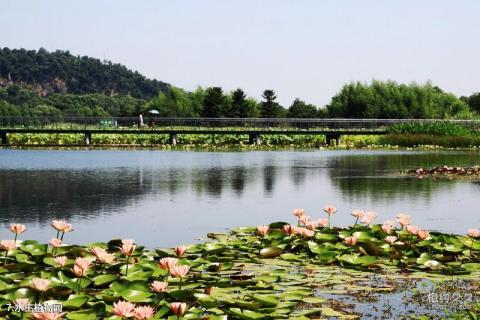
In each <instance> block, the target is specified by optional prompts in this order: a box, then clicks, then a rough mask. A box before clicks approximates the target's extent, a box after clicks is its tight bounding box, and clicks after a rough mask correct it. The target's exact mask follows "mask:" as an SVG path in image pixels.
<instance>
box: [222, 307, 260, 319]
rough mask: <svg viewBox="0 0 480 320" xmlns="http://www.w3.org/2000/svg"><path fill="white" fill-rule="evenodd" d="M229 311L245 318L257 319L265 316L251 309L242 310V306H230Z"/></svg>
mask: <svg viewBox="0 0 480 320" xmlns="http://www.w3.org/2000/svg"><path fill="white" fill-rule="evenodd" d="M229 311H230V313H231V314H232V315H234V316H236V317H239V318H240V319H244V320H255V319H263V318H265V315H264V314H261V313H258V312H255V311H251V310H242V309H240V308H230V309H229Z"/></svg>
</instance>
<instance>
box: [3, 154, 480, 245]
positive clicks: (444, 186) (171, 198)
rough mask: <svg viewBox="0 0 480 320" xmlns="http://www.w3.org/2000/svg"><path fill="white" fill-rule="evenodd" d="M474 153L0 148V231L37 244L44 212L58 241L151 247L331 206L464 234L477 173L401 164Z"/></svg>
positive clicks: (469, 158) (473, 211) (479, 205)
mask: <svg viewBox="0 0 480 320" xmlns="http://www.w3.org/2000/svg"><path fill="white" fill-rule="evenodd" d="M479 158H480V154H479V153H478V152H393V151H311V152H299V151H295V152H211V153H210V152H168V151H131V150H130V151H105V150H98V151H65V150H60V151H50V150H33V151H32V150H28V151H27V150H25V151H24V150H0V219H1V220H0V224H1V227H2V230H1V231H0V237H1V239H5V238H11V234H9V232H8V231H6V230H5V228H6V227H7V226H8V224H9V223H10V222H22V223H25V224H27V225H28V228H29V230H28V232H27V234H26V235H24V236H23V237H24V238H33V239H38V240H41V241H46V240H48V239H50V238H52V237H53V236H54V235H55V234H54V232H53V230H52V229H51V228H50V227H49V222H50V220H51V219H52V218H64V219H68V220H70V221H71V222H72V223H73V224H74V226H75V232H73V233H71V234H68V236H67V238H66V240H67V242H78V243H88V242H93V241H106V240H109V239H112V238H118V237H123V238H125V237H129V238H133V239H135V240H136V241H137V242H138V243H142V244H145V245H147V246H149V247H165V246H173V245H176V244H179V243H190V242H194V241H195V240H196V239H198V238H199V237H202V236H204V235H205V234H206V233H208V232H210V231H221V230H224V229H226V228H229V227H235V226H245V225H257V224H264V223H269V222H271V221H278V220H289V221H290V220H292V216H291V214H290V213H291V211H292V210H293V209H294V208H297V207H303V208H305V209H306V211H307V213H308V214H310V215H312V216H320V215H322V213H321V209H322V208H323V207H324V206H325V205H327V204H334V205H336V206H337V208H338V213H337V214H336V215H335V216H334V217H333V222H334V224H336V225H345V224H348V223H351V222H352V221H353V220H352V219H353V218H352V217H350V212H351V211H352V210H353V209H357V208H359V209H364V210H373V211H376V212H378V214H379V218H378V221H379V222H380V221H383V220H385V219H388V218H393V217H394V216H395V215H396V214H397V213H399V212H407V213H410V214H411V215H413V217H414V222H415V223H417V224H419V225H420V226H422V227H425V228H429V229H435V230H441V231H445V232H455V233H462V232H465V230H466V229H467V228H469V227H477V226H478V225H479V224H480V180H479V179H475V178H473V179H468V180H467V179H462V180H448V179H439V180H432V179H431V178H424V179H418V178H414V177H406V176H402V175H399V174H398V173H399V171H400V170H404V169H410V168H417V167H420V166H426V167H429V166H433V165H444V164H446V165H451V166H456V165H465V166H471V165H476V164H479V163H480V161H479Z"/></svg>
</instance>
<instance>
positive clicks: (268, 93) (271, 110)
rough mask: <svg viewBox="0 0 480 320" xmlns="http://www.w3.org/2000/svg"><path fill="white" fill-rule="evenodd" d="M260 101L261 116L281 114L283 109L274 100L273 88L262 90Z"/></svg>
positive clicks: (279, 115) (276, 116) (277, 115)
mask: <svg viewBox="0 0 480 320" xmlns="http://www.w3.org/2000/svg"><path fill="white" fill-rule="evenodd" d="M262 98H263V99H264V101H262V102H261V117H262V118H278V117H281V116H282V111H283V110H281V109H283V108H282V107H281V106H280V105H279V104H278V103H277V102H276V101H275V100H276V99H277V96H276V95H275V91H273V90H270V89H269V90H265V91H263V94H262Z"/></svg>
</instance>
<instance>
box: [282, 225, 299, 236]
mask: <svg viewBox="0 0 480 320" xmlns="http://www.w3.org/2000/svg"><path fill="white" fill-rule="evenodd" d="M283 232H284V233H285V234H286V235H289V236H293V235H295V234H296V233H297V227H295V226H292V225H291V224H286V225H284V226H283Z"/></svg>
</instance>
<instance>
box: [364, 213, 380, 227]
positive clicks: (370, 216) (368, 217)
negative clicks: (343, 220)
mask: <svg viewBox="0 0 480 320" xmlns="http://www.w3.org/2000/svg"><path fill="white" fill-rule="evenodd" d="M376 217H377V213H376V212H372V211H368V212H365V214H364V215H363V216H362V217H361V218H360V222H361V223H363V224H365V225H367V226H369V225H371V224H372V222H373V220H374V219H375V218H376Z"/></svg>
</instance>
